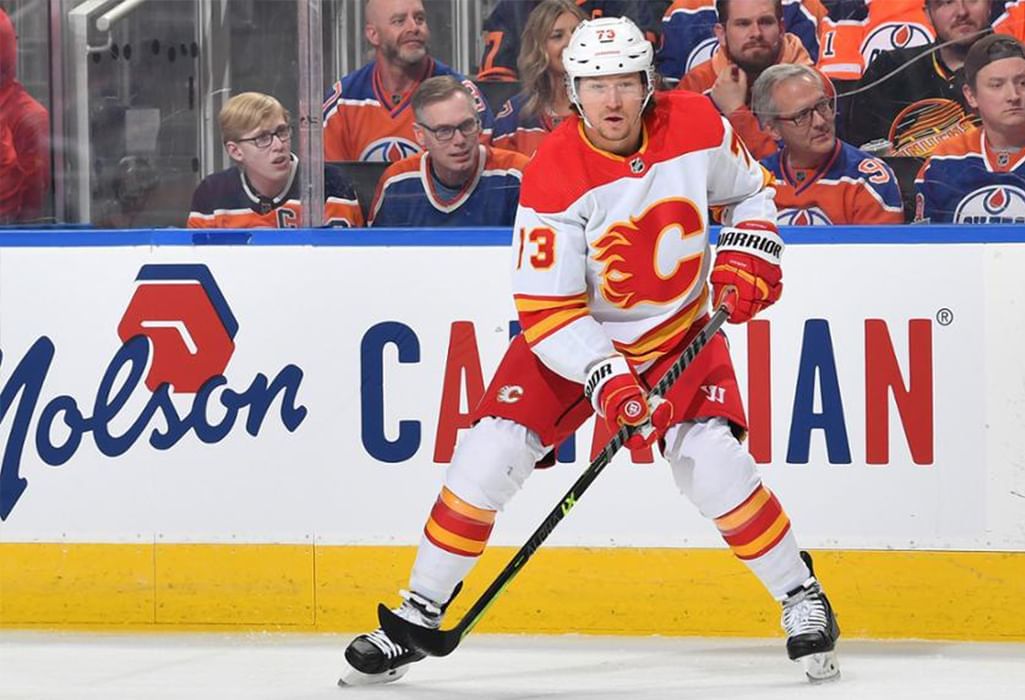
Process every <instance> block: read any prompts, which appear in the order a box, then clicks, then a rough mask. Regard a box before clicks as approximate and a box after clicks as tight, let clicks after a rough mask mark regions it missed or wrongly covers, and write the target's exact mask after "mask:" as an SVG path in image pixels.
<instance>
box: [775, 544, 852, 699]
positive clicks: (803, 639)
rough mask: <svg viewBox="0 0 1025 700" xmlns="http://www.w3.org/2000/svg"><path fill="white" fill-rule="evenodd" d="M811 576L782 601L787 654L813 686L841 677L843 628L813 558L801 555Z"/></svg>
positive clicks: (804, 554) (802, 553)
mask: <svg viewBox="0 0 1025 700" xmlns="http://www.w3.org/2000/svg"><path fill="white" fill-rule="evenodd" d="M801 558H802V559H803V560H804V563H805V564H807V565H808V570H809V571H811V574H812V575H811V577H810V578H809V579H808V580H807V581H805V582H804V583H803V584H802V585H801V586H799V587H798V588H795V589H794V590H792V591H790V592H789V593H787V597H786V598H785V599H784V600H783V621H782V622H783V629H784V630H786V633H787V654H788V655H789V656H790V658H791V659H793V660H794V661H800V662H801V664H802V665H803V666H804V672H805V674H806V675H807V676H808V680H809V681H811V682H812V683H821V682H824V681H833V680H837V679H839V678H840V666H839V664H838V663H837V660H836V651H835V647H836V640H837V638H838V637H839V636H840V627H839V625H837V623H836V616H835V615H834V614H833V607H832V606H831V605H830V604H829V599H828V598H827V597H826V594H825V593H824V592H823V591H822V586H820V585H819V582H818V580H817V579H816V578H815V572H814V570H813V569H812V564H811V555H809V554H808V553H807V552H801Z"/></svg>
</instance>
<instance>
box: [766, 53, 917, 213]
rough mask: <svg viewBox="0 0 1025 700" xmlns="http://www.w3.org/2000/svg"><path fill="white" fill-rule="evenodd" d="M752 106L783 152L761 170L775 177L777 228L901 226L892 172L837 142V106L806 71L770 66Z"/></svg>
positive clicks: (813, 74)
mask: <svg viewBox="0 0 1025 700" xmlns="http://www.w3.org/2000/svg"><path fill="white" fill-rule="evenodd" d="M751 103H752V104H751V106H752V109H753V110H754V113H755V115H756V116H757V117H758V119H759V121H760V122H761V124H762V127H763V128H764V129H765V130H766V131H768V132H769V133H770V134H772V136H773V137H775V138H776V139H777V140H779V141H780V143H782V144H783V147H782V148H781V149H780V150H779V151H777V152H776V153H774V154H772V155H771V156H769V157H768V158H764V159H763V160H762V165H764V166H765V167H766V169H767V170H768V171H769V172H771V173H772V174H773V176H774V177H775V178H776V181H775V183H774V184H773V189H774V190H775V191H776V207H777V208H778V209H779V217H778V221H779V223H781V224H786V225H829V224H902V223H904V209H903V206H902V204H901V196H900V187H899V186H898V184H897V178H896V176H895V175H894V174H893V171H892V170H891V169H890V166H888V165H887V164H886V163H884V162H883V161H881V160H879V159H878V158H875V157H873V156H871V155H869V154H868V153H865V152H864V151H859V150H858V149H857V148H855V147H854V146H851V145H850V144H847V143H844V142H843V141H841V140H840V139H838V138H837V137H836V121H835V120H836V107H835V105H836V100H835V98H834V97H831V96H829V95H827V94H826V90H825V86H824V85H823V82H822V76H821V74H819V73H818V72H816V71H815V70H813V69H811V68H808V67H807V66H797V65H790V64H786V65H778V66H770V67H769V68H767V69H766V70H765V72H764V73H762V74H761V75H760V76H759V77H758V80H757V81H756V82H755V85H754V89H753V90H752V98H751Z"/></svg>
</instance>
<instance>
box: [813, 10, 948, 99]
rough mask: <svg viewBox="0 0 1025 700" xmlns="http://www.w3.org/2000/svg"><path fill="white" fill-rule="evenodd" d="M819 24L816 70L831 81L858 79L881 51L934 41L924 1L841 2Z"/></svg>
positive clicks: (933, 33)
mask: <svg viewBox="0 0 1025 700" xmlns="http://www.w3.org/2000/svg"><path fill="white" fill-rule="evenodd" d="M829 6H830V10H829V15H828V16H827V17H825V18H823V19H822V20H821V21H820V22H819V60H818V68H819V70H820V71H822V72H823V73H825V74H826V75H828V76H829V77H830V78H831V79H833V80H858V79H859V78H861V74H862V73H864V72H865V69H866V68H867V67H868V65H869V64H870V63H872V61H873V60H874V59H875V57H876V56H878V55H879V54H880V53H881V52H883V51H890V50H891V49H906V48H910V47H912V46H921V45H924V44H928V43H930V42H932V41H933V39H934V38H935V32H934V31H933V28H932V24H931V23H930V22H929V18H928V17H927V16H926V14H925V2H924V0H845V1H844V2H840V3H831V4H830V5H829Z"/></svg>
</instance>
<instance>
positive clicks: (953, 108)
mask: <svg viewBox="0 0 1025 700" xmlns="http://www.w3.org/2000/svg"><path fill="white" fill-rule="evenodd" d="M990 10H991V5H990V0H925V12H926V15H927V16H928V18H929V21H930V22H931V23H932V26H933V29H934V30H935V32H936V40H935V41H934V42H932V43H929V44H925V45H922V46H915V47H911V48H900V49H893V50H890V51H883V52H882V53H880V54H879V55H878V56H876V58H875V60H874V61H873V62H872V64H871V65H870V66H869V67H868V68H867V69H866V70H865V74H864V75H863V76H862V78H861V81H860V82H859V83H858V90H857V91H856V92H855V94H853V95H852V96H851V99H850V102H849V111H848V115H847V119H846V127H847V130H846V132H845V136H846V138H847V140H849V141H850V142H851V143H853V144H855V145H858V146H861V145H864V144H867V143H868V142H870V141H881V140H885V141H889V146H888V147H887V145H886V144H878V145H874V146H873V148H872V150H873V152H876V153H882V154H887V155H896V156H918V157H924V156H927V155H929V153H931V152H932V150H933V149H934V148H935V147H936V144H938V143H939V142H940V141H942V140H943V139H944V138H946V137H948V136H951V135H954V134H959V133H963V132H964V131H966V130H967V129H969V128H971V127H972V126H973V125H974V124H975V123H976V121H975V120H974V119H973V118H972V117H970V116H969V115H968V110H967V108H966V105H965V102H964V96H963V91H962V87H963V85H964V74H963V70H962V66H963V65H964V60H965V55H966V54H967V53H968V49H969V48H971V46H972V44H974V43H975V42H976V41H977V40H978V39H979V38H980V37H982V36H983V35H984V34H985V33H986V32H988V31H989V28H990Z"/></svg>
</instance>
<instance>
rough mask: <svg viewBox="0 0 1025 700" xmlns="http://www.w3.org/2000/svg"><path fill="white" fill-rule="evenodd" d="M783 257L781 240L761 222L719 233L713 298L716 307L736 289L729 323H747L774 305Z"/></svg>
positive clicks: (771, 229) (781, 280)
mask: <svg viewBox="0 0 1025 700" xmlns="http://www.w3.org/2000/svg"><path fill="white" fill-rule="evenodd" d="M782 255H783V239H782V238H780V236H779V234H778V233H777V232H776V230H775V229H774V228H771V227H769V226H768V225H766V224H764V223H762V222H750V223H746V224H740V225H739V226H737V227H736V228H727V227H724V228H723V229H722V230H721V231H720V232H719V245H717V246H716V256H715V265H714V266H713V267H712V276H711V282H712V288H713V299H714V300H715V306H718V305H719V304H720V303H721V302H722V300H723V298H724V297H725V295H726V293H727V292H728V291H729V290H730V289H734V290H736V292H737V301H736V305H735V306H734V308H733V311H732V312H731V313H730V323H744V322H745V321H750V320H751V319H752V318H754V316H755V315H756V314H758V313H759V312H761V311H763V310H764V309H767V308H768V307H770V306H772V305H773V304H774V303H776V301H777V300H778V299H779V297H780V295H781V294H782V293H783V271H782V269H780V266H779V262H780V257H781V256H782Z"/></svg>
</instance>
